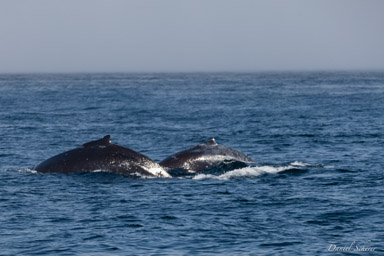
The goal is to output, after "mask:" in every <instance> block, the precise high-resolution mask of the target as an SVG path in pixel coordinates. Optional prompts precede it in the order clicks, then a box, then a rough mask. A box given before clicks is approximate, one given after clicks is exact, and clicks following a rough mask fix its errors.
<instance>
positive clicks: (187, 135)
mask: <svg viewBox="0 0 384 256" xmlns="http://www.w3.org/2000/svg"><path fill="white" fill-rule="evenodd" d="M0 106H1V110H0V131H1V133H0V135H1V136H0V209H1V213H0V249H1V250H0V255H382V254H383V252H384V223H383V222H384V204H383V203H384V202H383V201H384V200H383V199H384V196H383V194H384V178H383V177H384V174H383V172H384V153H383V149H384V73H381V72H301V73H300V72H297V73H292V72H291V73H290V72H288V73H278V72H271V73H185V74H184V73H177V74H157V73H153V74H152V73H151V74H129V73H128V74H2V75H0ZM106 134H110V135H111V137H112V141H113V142H115V143H118V144H120V145H123V146H126V147H129V148H132V149H134V150H136V151H139V152H141V153H143V154H145V155H147V156H149V157H151V158H152V159H154V160H156V161H160V160H162V159H163V158H165V157H167V156H169V155H171V154H173V153H175V152H177V151H180V150H182V149H185V148H188V147H191V146H194V145H196V144H198V143H201V142H203V141H206V140H208V139H210V138H212V137H214V138H215V139H216V141H217V142H218V143H220V144H223V145H226V146H230V147H232V148H235V149H238V150H240V151H242V152H244V153H246V154H248V155H249V156H250V157H252V158H253V159H254V160H255V161H256V162H257V163H256V164H254V165H245V164H243V163H234V162H228V161H226V162H224V163H222V164H221V165H219V166H218V167H216V168H214V169H212V170H210V171H209V172H205V173H202V174H196V175H189V176H188V175H187V176H182V175H181V176H175V177H173V178H129V177H122V176H118V175H113V174H109V173H105V172H96V173H88V174H73V175H65V174H38V173H35V172H34V171H32V170H31V169H32V167H33V166H34V165H35V164H37V163H39V162H41V161H43V160H45V159H47V158H49V157H51V156H53V155H55V154H58V153H61V152H63V151H66V150H69V149H72V148H75V147H77V146H79V145H81V144H83V143H85V142H88V141H91V140H95V139H99V138H101V137H103V136H104V135H106ZM356 246H357V247H356ZM363 246H364V248H370V250H371V251H364V252H363V251H357V248H360V249H362V247H363ZM335 247H336V248H341V247H348V248H349V247H350V248H349V249H348V248H345V249H344V252H337V251H336V249H335ZM339 250H341V249H339ZM348 250H349V251H348Z"/></svg>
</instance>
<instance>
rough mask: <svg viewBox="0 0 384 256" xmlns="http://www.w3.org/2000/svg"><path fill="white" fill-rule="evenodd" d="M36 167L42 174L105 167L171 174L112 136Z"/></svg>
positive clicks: (116, 170) (115, 170)
mask: <svg viewBox="0 0 384 256" xmlns="http://www.w3.org/2000/svg"><path fill="white" fill-rule="evenodd" d="M34 169H35V170H36V171H38V172H42V173H83V172H92V171H96V170H104V171H108V172H112V173H116V174H121V175H131V174H137V175H146V176H161V177H169V174H168V173H167V172H166V171H165V170H164V169H163V168H162V167H161V166H160V165H158V164H157V163H156V162H154V161H153V160H151V159H150V158H149V157H147V156H145V155H143V154H141V153H139V152H136V151H134V150H132V149H129V148H126V147H123V146H120V145H117V144H113V143H112V142H111V137H110V136H109V135H107V136H105V137H104V138H102V139H99V140H95V141H91V142H88V143H85V144H83V145H82V146H81V147H78V148H75V149H72V150H69V151H66V152H63V153H61V154H58V155H56V156H53V157H51V158H49V159H47V160H46V161H43V162H42V163H40V164H38V165H37V166H35V167H34Z"/></svg>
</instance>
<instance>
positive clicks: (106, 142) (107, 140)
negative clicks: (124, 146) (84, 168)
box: [83, 135, 111, 148]
mask: <svg viewBox="0 0 384 256" xmlns="http://www.w3.org/2000/svg"><path fill="white" fill-rule="evenodd" d="M109 144H111V135H106V136H104V138H102V139H99V140H94V141H91V142H88V143H85V144H83V147H85V148H90V147H100V146H104V147H106V146H108V145H109Z"/></svg>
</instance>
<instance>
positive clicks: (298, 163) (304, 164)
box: [291, 161, 313, 167]
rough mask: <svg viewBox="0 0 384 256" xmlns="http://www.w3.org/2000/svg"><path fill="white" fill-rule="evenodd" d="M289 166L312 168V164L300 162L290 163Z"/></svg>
mask: <svg viewBox="0 0 384 256" xmlns="http://www.w3.org/2000/svg"><path fill="white" fill-rule="evenodd" d="M291 165H293V166H301V167H305V166H313V164H307V163H303V162H300V161H295V162H293V163H291Z"/></svg>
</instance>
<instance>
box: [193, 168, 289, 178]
mask: <svg viewBox="0 0 384 256" xmlns="http://www.w3.org/2000/svg"><path fill="white" fill-rule="evenodd" d="M292 168H294V166H291V165H288V166H279V167H273V166H256V167H244V168H240V169H235V170H233V171H229V172H226V173H224V174H221V175H218V176H215V175H212V174H198V175H196V176H195V177H193V179H195V180H201V179H217V180H229V179H231V178H238V177H257V176H260V175H262V174H266V173H270V174H275V173H279V172H282V171H285V170H289V169H292Z"/></svg>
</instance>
